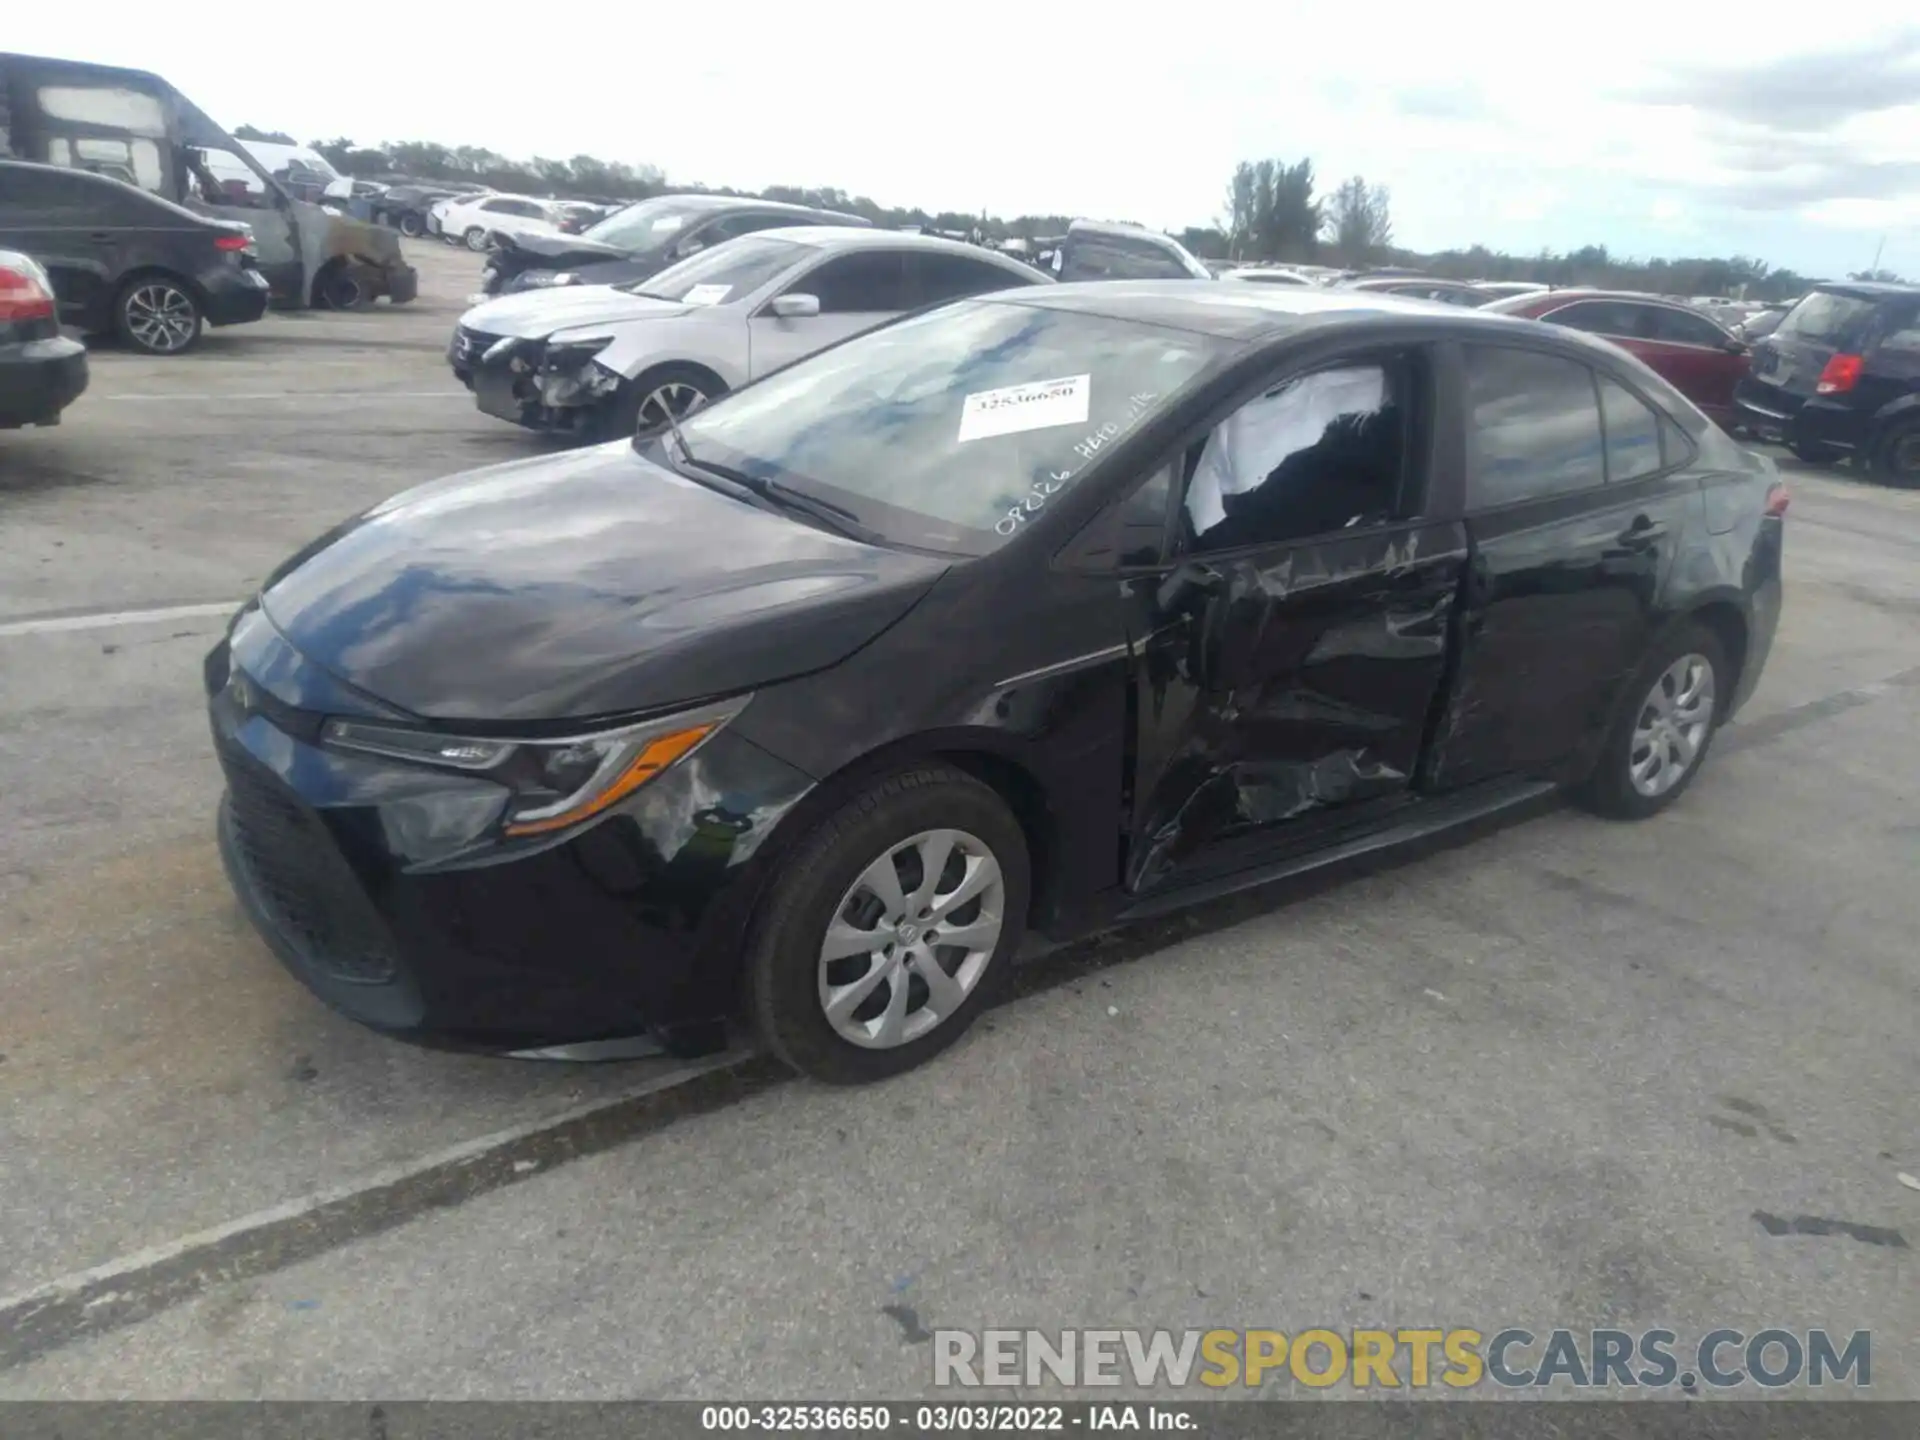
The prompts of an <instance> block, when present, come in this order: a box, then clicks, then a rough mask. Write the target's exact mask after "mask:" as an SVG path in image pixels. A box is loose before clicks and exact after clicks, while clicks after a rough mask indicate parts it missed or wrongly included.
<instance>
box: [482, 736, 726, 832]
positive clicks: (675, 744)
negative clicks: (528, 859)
mask: <svg viewBox="0 0 1920 1440" xmlns="http://www.w3.org/2000/svg"><path fill="white" fill-rule="evenodd" d="M719 728H720V727H719V724H718V722H714V723H710V724H706V725H692V726H689V727H688V728H687V729H685V730H675V731H673V732H672V733H670V734H667V735H656V736H654V738H653V739H651V740H649V741H648V742H647V743H646V745H645V746H644V747H643V748H642V749H641V751H640V753H639V754H638V755H636V756H634V757H633V759H632V761H631V762H629V763H628V765H627V768H626V769H624V770H622V771H621V772H620V774H619V776H618V777H617V778H616V779H615V780H614V781H613V783H612V784H611V785H608V786H607V787H606V788H605V789H603V790H601V791H599V792H598V793H597V794H595V795H594V796H593V797H592V798H591V799H589V800H585V801H583V802H581V803H580V804H578V805H576V806H574V807H573V808H572V809H571V810H563V811H561V812H560V813H559V814H558V815H548V816H546V817H544V818H542V819H539V820H523V821H520V822H519V823H517V824H516V823H514V822H511V821H509V822H508V824H507V826H506V833H507V834H509V835H544V834H547V833H549V832H550V831H554V830H564V829H566V828H567V826H569V825H578V824H579V823H580V822H581V821H582V820H585V819H588V818H589V817H591V816H594V815H598V814H599V813H600V812H601V811H602V810H605V809H606V808H607V807H608V806H610V805H612V804H614V803H615V802H616V801H619V800H621V799H623V798H624V797H626V796H628V795H631V794H632V793H633V792H634V791H636V790H638V789H639V788H640V787H641V786H642V785H644V784H646V783H647V781H649V780H651V779H653V777H654V776H656V775H658V774H659V773H660V772H661V771H662V770H664V769H666V768H667V767H668V766H669V765H671V764H673V762H674V761H676V760H678V759H679V758H680V757H681V756H682V755H685V754H686V753H687V752H688V751H689V750H691V749H693V747H694V746H696V745H698V744H699V743H700V742H701V741H702V740H704V739H706V738H707V736H709V735H711V734H712V733H713V732H714V731H715V730H717V729H719Z"/></svg>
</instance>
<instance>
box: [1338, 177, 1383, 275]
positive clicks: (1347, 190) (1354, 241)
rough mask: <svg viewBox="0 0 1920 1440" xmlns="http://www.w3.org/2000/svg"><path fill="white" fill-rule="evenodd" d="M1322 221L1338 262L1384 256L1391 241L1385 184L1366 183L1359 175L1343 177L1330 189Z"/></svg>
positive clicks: (1367, 260)
mask: <svg viewBox="0 0 1920 1440" xmlns="http://www.w3.org/2000/svg"><path fill="white" fill-rule="evenodd" d="M1325 225H1326V233H1327V238H1328V239H1330V240H1331V241H1332V242H1333V246H1334V249H1335V250H1336V251H1337V252H1338V253H1339V256H1340V260H1341V263H1343V264H1346V265H1354V266H1359V265H1371V264H1374V263H1375V262H1376V261H1378V260H1380V259H1382V258H1384V257H1385V256H1386V254H1387V252H1388V251H1389V249H1390V248H1391V246H1392V245H1393V217H1392V214H1391V213H1390V211H1389V208H1388V195H1387V187H1386V186H1384V185H1369V184H1368V183H1367V181H1366V178H1365V177H1364V176H1361V175H1355V176H1352V177H1350V178H1349V179H1346V180H1343V181H1342V182H1341V183H1340V188H1339V189H1338V190H1336V191H1334V192H1333V200H1332V202H1331V204H1330V205H1329V207H1328V209H1327V214H1326V221H1325Z"/></svg>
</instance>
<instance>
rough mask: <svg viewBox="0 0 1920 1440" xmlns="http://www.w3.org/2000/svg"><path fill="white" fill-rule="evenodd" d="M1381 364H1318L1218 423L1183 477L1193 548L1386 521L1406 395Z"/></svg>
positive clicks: (1394, 490)
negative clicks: (1326, 366)
mask: <svg viewBox="0 0 1920 1440" xmlns="http://www.w3.org/2000/svg"><path fill="white" fill-rule="evenodd" d="M1403 389H1404V382H1403V381H1402V380H1401V377H1400V375H1399V374H1398V373H1397V372H1396V371H1395V370H1391V369H1389V368H1388V367H1386V366H1384V365H1379V364H1367V365H1352V366H1342V367H1339V368H1337V369H1329V370H1319V371H1315V372H1314V373H1313V374H1310V375H1304V376H1300V377H1299V378H1297V379H1293V380H1289V381H1287V382H1286V383H1284V384H1282V385H1279V386H1276V387H1275V388H1274V389H1272V390H1269V391H1268V392H1267V393H1266V394H1264V395H1261V396H1259V397H1258V398H1256V399H1254V400H1250V401H1248V402H1247V403H1246V404H1245V405H1242V406H1241V407H1240V408H1239V409H1238V410H1236V411H1235V412H1234V413H1233V414H1232V415H1230V416H1228V417H1227V419H1225V420H1224V421H1222V422H1221V423H1220V424H1219V425H1217V426H1215V427H1214V429H1213V432H1212V434H1210V435H1209V436H1208V437H1207V439H1206V441H1205V442H1204V444H1203V445H1202V446H1201V450H1200V455H1199V458H1198V460H1197V462H1196V463H1195V465H1194V467H1193V474H1192V477H1191V478H1190V479H1189V480H1188V482H1187V495H1186V501H1185V504H1184V513H1183V521H1182V528H1183V530H1184V532H1185V535H1186V540H1187V548H1188V549H1189V550H1191V551H1193V552H1196V553H1203V554H1204V553H1207V552H1210V551H1220V550H1234V549H1238V548H1240V547H1242V546H1246V545H1272V544H1282V543H1285V542H1287V541H1291V540H1301V539H1305V538H1306V537H1308V536H1310V535H1325V534H1330V533H1332V532H1335V531H1339V530H1349V529H1354V528H1356V527H1360V526H1365V525H1376V524H1379V523H1381V522H1383V521H1386V520H1390V519H1392V518H1393V516H1394V513H1395V510H1396V508H1397V506H1398V504H1399V498H1400V488H1401V476H1402V472H1403V465H1404V459H1405V436H1406V413H1407V407H1406V401H1405V396H1404V394H1402V393H1400V392H1401V391H1402V390H1403Z"/></svg>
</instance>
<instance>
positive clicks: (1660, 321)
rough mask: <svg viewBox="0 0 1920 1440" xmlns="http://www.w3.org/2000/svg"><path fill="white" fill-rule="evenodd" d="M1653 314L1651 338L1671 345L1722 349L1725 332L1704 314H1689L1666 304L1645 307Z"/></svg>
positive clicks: (1725, 345)
mask: <svg viewBox="0 0 1920 1440" xmlns="http://www.w3.org/2000/svg"><path fill="white" fill-rule="evenodd" d="M1647 308H1648V309H1649V310H1651V311H1652V314H1653V338H1654V339H1656V340H1665V341H1667V342H1668V343H1670V344H1673V345H1698V346H1701V347H1702V348H1704V349H1708V350H1724V349H1726V347H1727V334H1726V332H1725V331H1724V330H1722V329H1721V328H1720V327H1719V326H1718V325H1716V324H1714V323H1713V322H1712V321H1711V320H1709V319H1707V318H1706V317H1705V316H1704V315H1689V314H1688V313H1687V312H1686V311H1685V310H1676V309H1672V308H1670V307H1668V306H1664V305H1663V306H1649V307H1647Z"/></svg>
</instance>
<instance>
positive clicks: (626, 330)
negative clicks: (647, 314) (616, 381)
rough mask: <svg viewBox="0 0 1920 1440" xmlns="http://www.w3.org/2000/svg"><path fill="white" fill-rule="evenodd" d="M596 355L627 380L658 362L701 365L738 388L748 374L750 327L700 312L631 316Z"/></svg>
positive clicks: (744, 381) (726, 382)
mask: <svg viewBox="0 0 1920 1440" xmlns="http://www.w3.org/2000/svg"><path fill="white" fill-rule="evenodd" d="M588 328H591V327H588ZM595 358H596V359H598V360H599V362H600V364H601V365H602V366H604V367H605V368H606V369H608V370H611V371H613V372H614V373H615V374H618V375H622V376H625V377H626V378H627V379H629V380H633V379H636V378H637V377H639V376H640V375H642V374H644V373H645V372H646V371H648V370H651V369H653V368H654V367H655V366H657V365H676V364H677V365H697V366H699V367H700V368H701V369H703V370H711V371H712V372H713V373H714V374H715V375H718V376H719V377H720V379H721V381H722V382H723V383H724V384H725V385H726V387H727V388H728V389H729V390H737V389H739V388H740V387H741V386H742V385H744V384H746V383H747V379H748V374H747V327H746V326H745V325H744V324H743V323H740V322H739V321H738V320H734V321H733V323H730V324H729V323H724V322H722V321H719V320H717V319H716V320H707V319H704V318H701V317H697V316H687V317H682V318H680V319H676V320H635V321H630V322H628V323H626V324H623V325H620V326H619V327H618V328H617V329H616V330H615V332H614V338H613V343H612V344H610V345H608V346H607V348H606V349H604V350H602V351H601V352H600V353H599V355H598V356H596V357H595Z"/></svg>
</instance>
